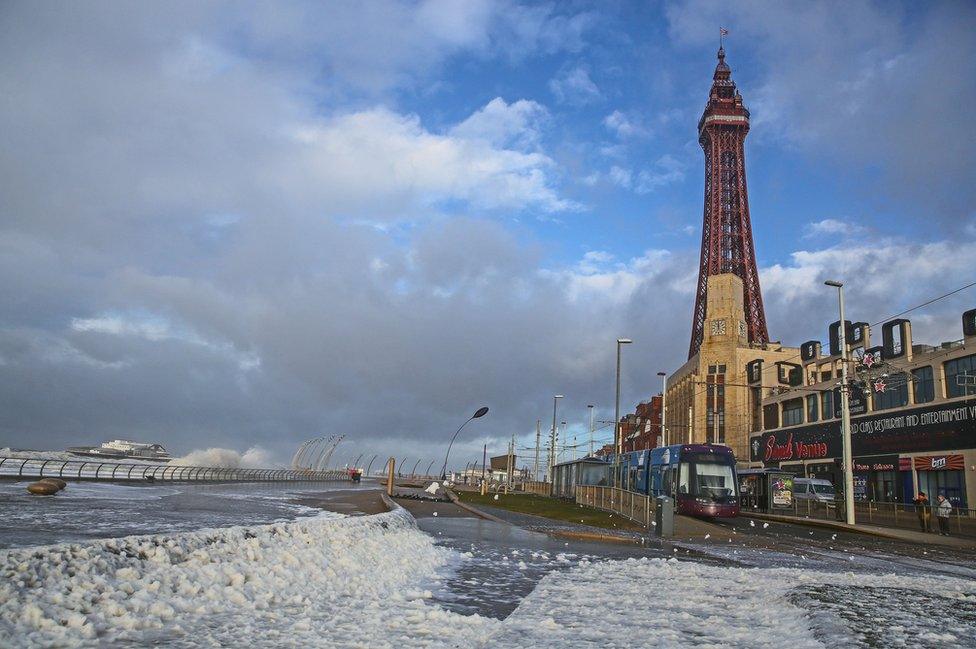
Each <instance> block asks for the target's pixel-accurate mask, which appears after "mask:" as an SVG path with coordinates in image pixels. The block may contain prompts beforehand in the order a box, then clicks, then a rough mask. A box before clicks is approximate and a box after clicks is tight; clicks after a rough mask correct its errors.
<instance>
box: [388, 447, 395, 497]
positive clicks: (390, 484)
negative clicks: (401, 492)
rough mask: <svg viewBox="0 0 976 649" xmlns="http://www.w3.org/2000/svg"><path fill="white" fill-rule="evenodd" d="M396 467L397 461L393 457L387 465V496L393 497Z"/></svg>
mask: <svg viewBox="0 0 976 649" xmlns="http://www.w3.org/2000/svg"><path fill="white" fill-rule="evenodd" d="M395 467H396V460H395V459H393V458H392V457H391V458H390V459H389V460H388V461H387V463H386V471H387V473H388V475H387V478H386V495H387V496H392V495H393V472H394V468H395Z"/></svg>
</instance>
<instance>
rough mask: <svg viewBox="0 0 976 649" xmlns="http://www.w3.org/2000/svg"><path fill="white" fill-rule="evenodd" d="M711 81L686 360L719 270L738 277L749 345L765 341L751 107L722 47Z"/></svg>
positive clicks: (702, 136)
mask: <svg viewBox="0 0 976 649" xmlns="http://www.w3.org/2000/svg"><path fill="white" fill-rule="evenodd" d="M713 79H714V81H713V82H712V90H711V92H710V93H709V96H708V104H707V105H706V106H705V112H704V113H703V114H702V116H701V119H700V120H699V121H698V142H699V144H701V147H702V149H703V150H704V152H705V213H704V219H703V222H702V246H701V263H700V266H699V270H698V291H697V295H696V297H695V312H694V320H693V322H692V328H691V345H690V347H689V349H688V358H691V357H692V356H694V355H695V354H696V353H698V350H699V349H700V348H701V345H702V340H703V339H704V336H705V320H706V313H705V311H706V306H707V304H708V278H709V277H711V276H713V275H720V274H723V273H732V274H734V275H737V276H738V277H739V278H741V279H742V290H743V306H744V307H745V322H744V325H745V328H746V332H745V333H746V334H747V337H748V341H749V344H750V345H758V346H762V345H765V344H766V343H768V342H769V333H768V332H767V330H766V313H765V311H764V310H763V301H762V292H761V291H760V289H759V273H758V271H757V270H756V253H755V247H754V246H753V242H752V226H751V224H750V221H749V197H748V194H747V192H746V166H745V151H744V148H743V143H744V141H745V139H746V134H747V133H748V132H749V111H748V110H747V109H746V107H745V106H743V105H742V95H740V94H739V91H738V90H736V87H735V82H734V81H732V70H731V69H730V68H729V66H728V64H727V63H726V62H725V50H724V49H723V48H721V47H720V48H719V50H718V65H716V66H715V76H714V77H713Z"/></svg>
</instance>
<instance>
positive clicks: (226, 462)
mask: <svg viewBox="0 0 976 649" xmlns="http://www.w3.org/2000/svg"><path fill="white" fill-rule="evenodd" d="M170 464H171V465H173V464H176V465H179V466H212V467H217V468H220V469H268V468H271V467H272V466H274V464H273V461H272V459H271V454H270V453H268V451H266V450H265V449H263V448H261V447H260V446H252V447H251V448H249V449H247V450H246V451H244V452H243V453H239V452H237V451H234V450H232V449H229V448H208V449H198V450H195V451H190V452H189V453H187V454H186V455H184V456H183V457H178V458H174V459H173V460H171V461H170Z"/></svg>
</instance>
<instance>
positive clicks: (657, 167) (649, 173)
mask: <svg viewBox="0 0 976 649" xmlns="http://www.w3.org/2000/svg"><path fill="white" fill-rule="evenodd" d="M687 168H688V165H687V164H685V163H684V162H682V161H680V160H678V159H677V158H675V157H674V156H672V155H670V154H667V153H666V154H664V155H662V156H661V157H660V158H658V159H657V160H656V161H655V162H654V166H653V167H652V168H650V169H643V170H641V172H640V173H638V174H637V183H636V187H635V191H636V192H637V193H638V194H649V193H651V192H653V191H654V190H656V189H658V188H659V187H664V186H665V185H670V184H672V183H676V182H680V181H682V180H684V178H685V169H687Z"/></svg>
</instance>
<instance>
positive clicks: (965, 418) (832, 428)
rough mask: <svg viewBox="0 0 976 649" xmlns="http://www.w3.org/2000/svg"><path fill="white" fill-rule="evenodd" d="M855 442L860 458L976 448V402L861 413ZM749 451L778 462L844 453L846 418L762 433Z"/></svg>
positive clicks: (754, 457) (762, 459) (766, 461)
mask: <svg viewBox="0 0 976 649" xmlns="http://www.w3.org/2000/svg"><path fill="white" fill-rule="evenodd" d="M971 401H972V400H970V402H971ZM851 445H852V447H853V454H854V455H855V456H872V455H888V454H898V453H913V452H916V453H917V452H927V451H935V452H938V451H950V450H958V449H966V448H976V405H972V404H971V403H965V402H957V403H956V404H952V403H949V404H945V403H943V404H941V405H938V406H929V407H921V408H905V409H902V410H898V411H894V412H890V413H877V414H873V415H866V416H862V417H855V418H853V419H852V420H851ZM749 450H750V460H751V461H752V462H763V463H764V464H767V465H772V466H776V465H778V464H779V463H780V462H795V461H800V460H807V459H820V458H837V457H840V455H841V440H840V422H839V421H837V420H834V421H828V422H821V423H818V424H811V425H809V426H797V427H795V428H788V429H780V430H774V431H767V432H764V433H761V434H757V435H754V436H753V437H752V443H751V444H750V448H749Z"/></svg>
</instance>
